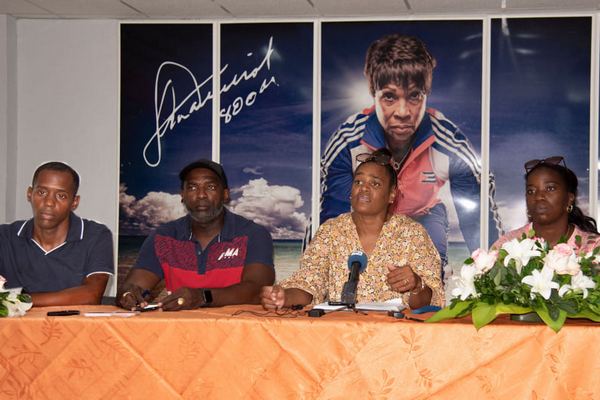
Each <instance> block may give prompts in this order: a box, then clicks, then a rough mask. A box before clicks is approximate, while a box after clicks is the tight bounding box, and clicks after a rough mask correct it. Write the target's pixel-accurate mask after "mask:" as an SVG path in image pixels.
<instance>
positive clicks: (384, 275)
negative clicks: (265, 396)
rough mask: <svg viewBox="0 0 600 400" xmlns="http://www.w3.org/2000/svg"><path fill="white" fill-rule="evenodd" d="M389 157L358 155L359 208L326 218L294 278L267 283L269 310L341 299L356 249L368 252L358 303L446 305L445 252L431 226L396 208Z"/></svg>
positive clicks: (355, 203) (355, 204) (264, 299)
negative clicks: (441, 255) (435, 240)
mask: <svg viewBox="0 0 600 400" xmlns="http://www.w3.org/2000/svg"><path fill="white" fill-rule="evenodd" d="M389 160H390V153H389V151H388V150H387V149H380V150H377V151H375V152H373V153H370V154H369V153H365V154H360V155H358V156H357V161H359V162H361V164H360V165H359V166H358V168H357V169H356V171H355V174H354V181H353V183H352V191H351V198H350V201H351V204H352V212H350V213H346V214H342V215H340V216H339V217H337V218H334V219H331V220H328V221H326V222H325V223H324V224H323V225H321V227H320V228H319V230H318V231H317V234H316V235H315V237H314V239H313V240H312V242H311V243H310V245H309V247H308V248H307V249H306V251H305V252H304V254H303V256H302V260H301V261H300V268H299V269H298V270H297V271H296V272H295V273H294V274H293V275H292V276H291V277H290V278H288V279H286V280H284V281H282V282H280V283H279V284H278V285H275V286H265V287H263V288H262V291H261V303H262V305H263V307H264V308H265V309H280V308H284V307H290V306H292V305H302V306H304V305H307V304H310V303H313V304H317V303H321V302H323V301H340V299H341V294H342V288H343V286H344V282H346V280H347V278H348V268H347V261H348V256H349V255H350V254H351V253H352V252H353V251H362V252H364V253H366V254H367V256H368V265H367V268H366V270H365V271H364V272H363V273H362V274H361V275H360V281H359V283H358V288H357V291H356V302H357V303H364V302H379V301H385V300H391V299H397V298H402V300H403V302H404V303H405V304H408V305H409V306H410V308H419V307H423V306H425V305H428V304H433V305H438V306H442V305H443V301H444V294H443V287H442V283H441V277H440V258H439V254H438V252H437V251H436V249H435V247H434V245H433V243H432V241H431V239H430V238H429V236H428V235H427V232H426V231H425V229H424V228H423V227H422V226H421V225H420V224H419V223H417V222H415V221H413V220H412V219H410V218H409V217H406V216H404V215H398V214H396V215H392V214H391V213H389V212H388V207H389V206H390V205H391V204H392V203H393V202H394V198H395V196H396V187H395V186H396V178H395V176H396V174H395V171H394V169H393V168H392V166H391V165H390V163H389Z"/></svg>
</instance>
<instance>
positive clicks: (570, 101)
mask: <svg viewBox="0 0 600 400" xmlns="http://www.w3.org/2000/svg"><path fill="white" fill-rule="evenodd" d="M491 28H492V29H491V45H492V46H491V81H490V98H491V102H490V103H491V109H490V166H491V168H492V169H493V171H494V172H495V174H496V182H497V197H496V198H497V200H498V205H499V209H500V213H501V215H502V216H503V219H504V221H505V224H506V228H507V230H512V229H516V228H519V227H521V226H523V225H524V224H525V223H527V221H528V217H527V211H526V207H525V179H524V175H525V169H524V163H525V162H526V161H528V160H532V159H546V158H548V157H553V156H562V157H564V162H565V164H566V166H567V167H568V168H570V169H571V170H573V171H574V172H575V173H576V175H577V176H578V180H579V196H578V203H579V204H578V205H579V206H580V207H581V208H582V209H583V210H584V212H585V213H586V214H587V209H588V207H587V206H588V190H589V173H588V169H589V151H590V149H589V147H590V139H589V137H590V133H589V132H590V71H591V69H590V62H591V44H592V19H591V18H590V17H569V18H497V19H493V20H492V26H491Z"/></svg>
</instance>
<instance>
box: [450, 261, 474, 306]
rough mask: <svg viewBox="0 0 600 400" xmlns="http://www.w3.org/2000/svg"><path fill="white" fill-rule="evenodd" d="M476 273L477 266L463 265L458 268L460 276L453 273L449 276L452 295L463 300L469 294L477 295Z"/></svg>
mask: <svg viewBox="0 0 600 400" xmlns="http://www.w3.org/2000/svg"><path fill="white" fill-rule="evenodd" d="M477 274H478V271H477V268H476V267H474V266H473V265H466V264H465V265H463V266H462V267H461V269H460V276H456V275H453V276H452V278H451V282H452V286H453V289H452V297H460V299H461V300H463V301H464V300H466V299H467V298H468V297H469V296H473V297H477V291H476V290H475V275H477Z"/></svg>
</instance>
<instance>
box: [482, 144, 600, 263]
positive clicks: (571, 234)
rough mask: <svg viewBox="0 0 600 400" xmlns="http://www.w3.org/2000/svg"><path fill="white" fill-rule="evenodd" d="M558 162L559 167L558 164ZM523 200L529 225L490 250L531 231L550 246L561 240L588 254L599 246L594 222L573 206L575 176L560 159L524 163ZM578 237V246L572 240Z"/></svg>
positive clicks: (575, 195) (511, 233) (574, 201)
mask: <svg viewBox="0 0 600 400" xmlns="http://www.w3.org/2000/svg"><path fill="white" fill-rule="evenodd" d="M560 163H562V164H563V165H560ZM525 180H526V185H525V200H526V202H527V216H528V218H529V221H530V222H529V223H528V224H527V225H525V226H523V227H521V228H519V229H516V230H514V231H511V232H509V233H507V234H506V235H504V236H503V237H501V238H500V239H498V240H497V241H496V243H494V245H493V246H492V247H494V248H496V249H499V248H500V247H501V246H502V245H503V244H504V243H506V242H508V241H510V240H512V239H515V238H521V237H522V235H523V233H525V234H526V233H527V232H529V231H530V230H531V229H533V230H534V231H535V236H537V237H539V238H543V239H544V240H545V241H546V242H548V243H549V244H550V245H551V246H554V245H556V243H557V242H558V241H559V240H560V239H561V238H563V237H564V238H565V239H567V244H569V245H570V246H572V247H573V248H576V249H577V250H578V251H580V250H581V251H585V252H587V251H589V250H592V249H593V248H594V247H596V246H598V245H600V234H599V233H598V229H597V228H596V221H594V219H593V218H591V217H588V216H586V215H584V214H583V212H582V211H581V209H580V208H579V207H577V185H578V182H577V176H576V175H575V173H574V172H573V171H571V170H570V169H569V168H567V166H566V164H565V160H564V158H563V157H561V156H554V157H549V158H546V159H543V160H531V161H527V162H526V163H525ZM577 236H580V237H581V245H580V246H578V245H577V243H576V237H577Z"/></svg>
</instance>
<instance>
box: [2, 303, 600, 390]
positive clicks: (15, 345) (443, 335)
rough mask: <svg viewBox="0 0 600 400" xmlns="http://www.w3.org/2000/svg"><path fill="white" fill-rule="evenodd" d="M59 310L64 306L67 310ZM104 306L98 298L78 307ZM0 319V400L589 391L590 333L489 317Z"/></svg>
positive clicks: (594, 380)
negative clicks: (474, 320)
mask: <svg viewBox="0 0 600 400" xmlns="http://www.w3.org/2000/svg"><path fill="white" fill-rule="evenodd" d="M70 308H73V307H70ZM75 308H78V309H81V310H83V311H85V310H88V311H89V310H103V311H111V310H116V308H114V307H111V306H81V307H75ZM55 309H57V308H56V307H48V308H40V309H33V310H31V311H30V312H28V314H27V315H26V316H25V317H22V318H4V319H0V398H2V399H13V398H35V399H349V398H356V399H425V398H427V399H436V398H443V399H457V398H458V399H460V398H468V399H474V398H484V399H494V398H498V399H567V398H568V399H593V398H596V399H597V398H599V397H600V378H599V377H600V357H599V356H598V355H599V354H600V344H599V343H600V341H599V340H598V339H599V338H600V335H599V334H600V329H598V326H597V325H595V324H592V323H591V322H590V323H586V322H578V323H576V324H571V323H568V324H567V325H565V326H564V327H563V329H562V330H561V331H560V332H559V333H558V334H556V333H554V332H553V331H552V330H551V329H549V328H547V327H546V326H545V325H530V324H523V323H516V322H512V321H509V320H508V319H500V320H497V321H496V322H494V323H492V324H490V325H488V326H486V327H484V328H483V329H481V330H480V331H479V332H478V331H476V330H475V328H474V327H473V326H472V325H471V324H470V321H469V320H468V319H466V320H453V321H450V322H448V323H438V324H425V323H421V322H415V321H408V320H396V319H393V318H391V317H387V316H386V315H380V314H378V315H375V314H373V313H370V314H369V315H360V314H354V313H352V312H343V313H334V314H328V315H326V316H324V317H322V318H309V317H306V316H299V317H297V318H283V317H262V316H255V315H252V314H251V313H243V314H241V315H238V316H232V314H233V313H235V312H236V311H238V310H245V311H250V312H257V313H261V312H262V310H261V309H260V308H259V307H258V306H230V307H223V308H219V309H202V310H194V311H182V312H178V313H167V312H159V311H157V312H148V313H144V314H141V315H138V316H135V317H131V318H122V317H111V318H105V317H102V318H90V317H83V316H70V317H47V316H46V312H47V311H49V310H55Z"/></svg>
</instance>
